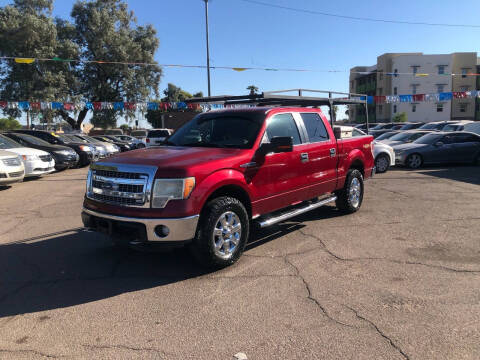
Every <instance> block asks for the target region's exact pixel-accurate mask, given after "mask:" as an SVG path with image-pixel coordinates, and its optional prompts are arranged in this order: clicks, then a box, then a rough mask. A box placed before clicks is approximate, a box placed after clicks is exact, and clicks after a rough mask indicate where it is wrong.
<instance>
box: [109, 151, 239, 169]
mask: <svg viewBox="0 0 480 360" xmlns="http://www.w3.org/2000/svg"><path fill="white" fill-rule="evenodd" d="M246 152H247V150H243V149H217V148H202V147H181V146H162V147H151V148H145V149H138V150H133V151H129V152H125V153H121V154H118V155H115V156H113V157H111V158H109V159H108V160H105V162H108V163H118V164H134V165H153V166H157V167H158V168H159V170H169V171H172V170H175V169H177V170H186V169H192V168H194V167H197V168H198V167H204V165H208V167H213V168H216V169H217V170H218V169H221V168H232V167H234V166H235V164H236V163H237V162H239V161H242V159H243V158H245V157H246Z"/></svg>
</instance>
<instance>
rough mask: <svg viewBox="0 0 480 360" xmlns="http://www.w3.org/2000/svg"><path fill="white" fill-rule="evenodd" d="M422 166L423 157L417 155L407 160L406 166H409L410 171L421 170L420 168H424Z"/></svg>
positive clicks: (409, 156)
mask: <svg viewBox="0 0 480 360" xmlns="http://www.w3.org/2000/svg"><path fill="white" fill-rule="evenodd" d="M422 164H423V158H422V155H420V154H417V153H414V154H410V155H408V156H407V158H406V159H405V165H407V167H408V168H409V169H418V168H420V166H422Z"/></svg>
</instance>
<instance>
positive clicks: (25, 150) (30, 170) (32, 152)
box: [0, 134, 55, 177]
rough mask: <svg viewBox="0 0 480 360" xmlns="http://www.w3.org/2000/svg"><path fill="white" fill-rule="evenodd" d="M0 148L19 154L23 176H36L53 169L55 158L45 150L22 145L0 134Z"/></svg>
mask: <svg viewBox="0 0 480 360" xmlns="http://www.w3.org/2000/svg"><path fill="white" fill-rule="evenodd" d="M0 150H8V151H10V152H13V153H15V154H17V155H19V156H20V158H21V159H22V161H23V165H24V167H25V177H36V176H42V175H45V174H49V173H51V172H53V171H55V160H53V157H52V155H50V154H49V153H47V152H46V151H42V150H38V149H33V148H30V147H24V146H23V145H21V144H19V143H17V142H16V141H14V140H12V139H10V138H8V137H6V136H4V135H1V134H0Z"/></svg>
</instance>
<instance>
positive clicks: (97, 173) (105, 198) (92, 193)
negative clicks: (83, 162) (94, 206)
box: [87, 164, 156, 207]
mask: <svg viewBox="0 0 480 360" xmlns="http://www.w3.org/2000/svg"><path fill="white" fill-rule="evenodd" d="M96 167H103V168H105V167H107V166H105V165H102V164H95V165H93V166H92V168H91V170H90V172H89V175H88V180H87V182H88V186H87V197H88V198H90V199H93V200H95V201H98V202H102V203H108V204H113V205H119V206H134V207H147V206H150V189H151V183H152V181H153V177H154V175H155V170H156V168H155V169H152V168H153V167H149V166H148V167H144V168H142V167H140V166H133V165H121V166H115V167H114V168H115V169H117V170H110V169H98V168H96ZM109 168H111V167H109ZM130 169H131V171H130ZM133 170H135V171H133ZM142 170H144V171H142Z"/></svg>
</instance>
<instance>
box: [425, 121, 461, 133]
mask: <svg viewBox="0 0 480 360" xmlns="http://www.w3.org/2000/svg"><path fill="white" fill-rule="evenodd" d="M454 123H455V121H435V122H429V123H425V124H423V125H422V126H420V127H419V128H418V130H436V131H441V130H442V129H443V128H444V127H445V126H446V125H448V124H454Z"/></svg>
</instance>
